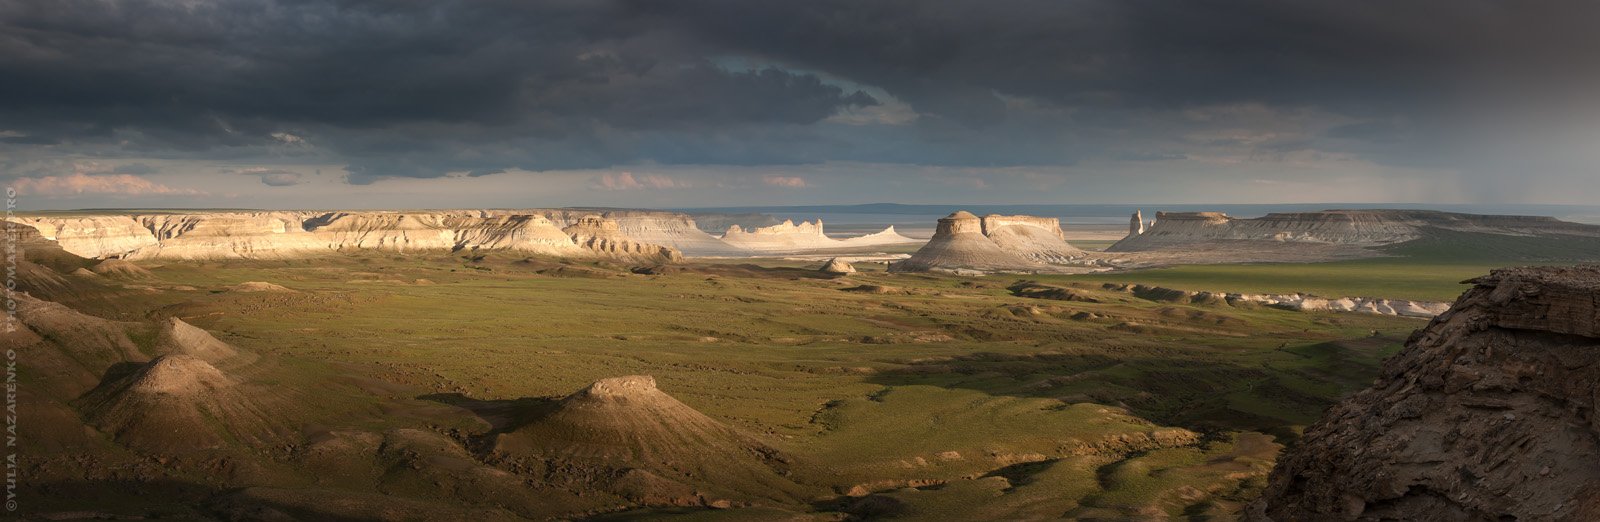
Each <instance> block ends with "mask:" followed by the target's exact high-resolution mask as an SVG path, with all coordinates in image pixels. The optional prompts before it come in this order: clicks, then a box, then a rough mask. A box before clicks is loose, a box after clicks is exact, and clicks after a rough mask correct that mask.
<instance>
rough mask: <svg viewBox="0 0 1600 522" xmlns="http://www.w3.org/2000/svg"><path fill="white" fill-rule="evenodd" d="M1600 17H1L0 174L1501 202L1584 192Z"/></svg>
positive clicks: (708, 8)
mask: <svg viewBox="0 0 1600 522" xmlns="http://www.w3.org/2000/svg"><path fill="white" fill-rule="evenodd" d="M1596 19H1600V4H1597V3H1594V2H1561V1H1546V0H1535V1H1532V2H1517V3H1503V2H1490V1H1486V0H1467V1H1461V0H1421V1H1415V2H1404V3H1394V2H1377V3H1352V2H1347V1H1339V0H1305V1H1299V0H1297V1H1289V2H1284V1H1278V0H1202V1H1193V2H1167V1H1155V0H1086V1H1074V2H1060V1H1053V0H992V1H983V2H976V1H955V0H885V1H878V2H860V1H856V0H811V1H804V2H798V1H795V2H767V1H748V0H682V1H675V2H648V1H644V0H594V1H573V0H531V1H521V0H517V1H514V0H482V1H474V2H424V1H414V0H402V1H392V2H368V1H362V0H212V1H178V0H58V1H53V2H6V1H0V34H3V35H5V36H4V37H0V78H5V81H0V156H5V157H6V158H0V177H10V178H22V177H27V178H29V179H33V180H35V181H31V182H28V183H30V184H31V185H34V186H35V187H45V186H47V185H46V184H47V183H48V184H54V185H48V186H51V187H58V186H59V187H62V188H64V187H68V186H71V184H72V183H84V181H83V180H82V179H80V178H81V177H83V176H90V177H92V176H91V175H90V174H77V173H74V172H68V171H67V170H64V169H65V167H62V168H61V169H58V170H56V171H48V170H39V169H38V168H37V167H38V165H41V164H47V163H49V162H52V161H54V162H56V164H58V165H64V163H62V160H63V159H71V158H85V157H88V158H101V159H106V160H111V159H121V160H127V161H152V160H187V161H212V162H218V163H226V164H234V165H237V164H256V165H261V167H257V168H259V169H261V171H260V172H239V173H245V174H253V175H256V176H258V177H259V180H260V182H261V184H263V185H265V187H261V189H262V190H271V189H273V188H281V187H287V186H292V185H296V184H302V183H305V182H306V181H307V179H308V178H307V176H306V175H305V174H304V172H303V169H302V168H301V167H300V165H305V164H311V163H317V164H337V165H341V166H342V167H343V168H344V170H345V171H346V172H347V173H348V176H347V178H346V179H347V181H348V182H349V183H352V184H357V185H361V184H368V183H373V182H375V181H379V180H384V179H392V178H432V177H444V176H450V175H465V176H466V177H469V178H471V177H482V176H486V175H490V174H495V173H500V172H506V171H509V170H530V171H544V170H570V169H614V168H617V167H624V168H631V167H633V166H651V165H656V166H673V165H715V166H735V167H742V168H744V169H745V170H746V171H748V174H745V175H747V176H749V179H750V182H749V183H745V184H743V185H742V186H747V187H752V190H755V189H756V188H764V189H767V190H779V189H794V188H808V187H810V188H816V187H815V186H814V185H815V184H812V183H808V181H807V179H805V177H804V176H794V175H783V176H780V175H774V174H771V173H769V172H767V171H766V169H768V168H772V167H779V166H791V165H824V164H828V163H851V164H884V165H929V166H939V167H950V168H966V167H991V168H1008V167H1016V166H1046V167H1052V166H1053V167H1060V168H1061V169H1062V171H1063V172H1065V171H1066V170H1069V169H1071V167H1073V166H1077V165H1083V164H1102V163H1112V164H1117V165H1121V166H1123V167H1126V166H1128V165H1138V164H1141V163H1142V164H1153V163H1160V162H1196V164H1199V163H1200V162H1227V161H1234V162H1274V163H1281V164H1283V165H1284V166H1285V167H1284V168H1285V170H1286V171H1290V170H1294V169H1297V168H1299V167H1301V166H1304V165H1308V164H1317V165H1326V164H1337V162H1340V161H1349V162H1357V163H1362V164H1367V163H1371V164H1378V165H1386V166H1391V167H1393V168H1394V169H1396V172H1402V171H1403V172H1406V173H1414V172H1417V171H1418V169H1426V170H1429V171H1433V170H1445V171H1457V172H1463V173H1466V175H1467V177H1466V178H1465V179H1467V180H1468V181H1469V182H1471V183H1473V184H1474V187H1475V189H1477V190H1481V191H1482V192H1483V194H1484V195H1482V196H1480V197H1485V198H1487V197H1494V196H1493V195H1494V194H1499V193H1503V192H1505V191H1509V190H1515V189H1516V188H1517V185H1519V184H1526V182H1527V180H1529V179H1532V180H1535V181H1542V182H1547V183H1571V182H1574V181H1577V180H1583V179H1592V178H1589V177H1590V176H1592V175H1593V174H1594V173H1595V172H1594V170H1593V168H1594V167H1593V165H1594V164H1596V163H1600V162H1596V161H1591V160H1595V159H1596V158H1595V154H1594V153H1593V152H1591V151H1589V149H1591V148H1592V147H1589V146H1586V145H1585V143H1586V141H1585V140H1583V139H1578V140H1573V139H1570V138H1571V137H1573V136H1591V135H1593V134H1594V133H1595V129H1596V124H1595V122H1596V121H1600V118H1597V117H1600V103H1597V102H1596V100H1595V95H1594V94H1593V93H1594V92H1600V65H1596V64H1597V63H1600V56H1596V54H1597V51H1596V50H1597V49H1600V32H1597V31H1593V30H1592V23H1591V22H1592V21H1593V20H1596ZM1566 142H1573V143H1572V144H1571V145H1570V146H1553V145H1552V144H1558V143H1566ZM226 170H228V169H218V170H217V171H216V172H218V173H219V174H225V173H226V172H224V171H226ZM616 170H617V171H621V170H623V169H616ZM885 170H886V171H887V170H895V169H885ZM1136 170H1137V169H1130V168H1114V169H1107V170H1106V172H1107V174H1105V175H1112V174H1110V172H1117V173H1118V174H1116V175H1128V174H1127V173H1128V172H1133V171H1136ZM1161 170H1163V171H1166V170H1171V169H1161ZM1197 170H1204V169H1197ZM897 172H898V170H897ZM1075 172H1080V173H1081V172H1082V171H1081V169H1078V170H1075ZM1513 173H1514V174H1515V176H1516V177H1515V178H1512V177H1509V176H1508V174H1513ZM125 174H126V175H127V176H132V177H134V178H138V177H140V176H146V175H148V174H151V173H139V172H127V173H125ZM74 175H77V176H80V178H73V179H78V181H76V182H69V181H63V180H66V179H67V177H68V176H74ZM1077 175H1085V174H1077ZM1089 175H1092V173H1090V174H1089ZM1397 175H1398V174H1397ZM44 179H53V180H56V181H50V182H45V181H42V180H44ZM1508 179H1516V180H1517V181H1515V182H1510V181H1507V180H1508ZM1203 181H1204V180H1190V181H1189V182H1190V183H1199V182H1203ZM1297 181H1298V180H1297ZM1408 182H1409V181H1408ZM687 183H688V182H687V181H685V180H683V179H655V178H653V177H651V176H647V175H633V174H629V173H627V172H621V173H612V174H603V175H600V176H599V177H598V178H597V180H596V181H595V182H594V183H591V184H590V186H591V187H592V188H594V189H597V190H602V191H617V190H633V189H643V188H655V189H659V188H674V187H682V186H686V184H687ZM979 183H985V182H984V181H983V180H982V179H978V180H977V181H975V182H971V183H969V185H976V184H979ZM84 186H88V185H84ZM130 186H131V185H130ZM831 186H833V187H838V188H837V189H838V190H849V188H848V187H847V186H841V185H838V184H834V185H831ZM954 190H955V189H952V194H955V193H956V192H954ZM1595 191H1596V192H1600V189H1595ZM819 194H823V195H824V196H825V195H826V193H825V192H819ZM1591 194H1592V193H1591ZM1594 195H1600V194H1594ZM885 199H889V198H887V197H886V198H885Z"/></svg>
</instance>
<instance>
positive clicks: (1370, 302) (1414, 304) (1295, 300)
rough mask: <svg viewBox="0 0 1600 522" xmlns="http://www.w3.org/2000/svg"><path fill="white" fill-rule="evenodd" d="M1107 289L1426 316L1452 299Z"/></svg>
mask: <svg viewBox="0 0 1600 522" xmlns="http://www.w3.org/2000/svg"><path fill="white" fill-rule="evenodd" d="M1103 288H1104V289H1106V290H1114V291H1119V292H1128V293H1131V294H1133V295H1135V296H1138V297H1143V298H1147V299H1151V300H1156V301H1170V302H1182V303H1197V304H1201V303H1226V304H1229V305H1239V304H1241V303H1248V304H1255V305H1263V306H1271V307H1275V308H1283V309H1287V310H1295V311H1299V312H1354V313H1363V314H1376V315H1391V316H1397V317H1413V318H1419V319H1427V318H1431V317H1435V316H1437V315H1439V314H1442V313H1445V312H1446V311H1449V310H1450V303H1448V302H1440V301H1415V300H1409V299H1385V298H1379V297H1320V296H1316V295H1311V294H1304V293H1294V294H1244V293H1233V292H1206V291H1198V292H1197V291H1190V290H1178V289H1173V288H1164V287H1159V286H1148V285H1140V284H1132V285H1129V284H1120V285H1119V284H1112V283H1107V284H1105V285H1104V286H1103Z"/></svg>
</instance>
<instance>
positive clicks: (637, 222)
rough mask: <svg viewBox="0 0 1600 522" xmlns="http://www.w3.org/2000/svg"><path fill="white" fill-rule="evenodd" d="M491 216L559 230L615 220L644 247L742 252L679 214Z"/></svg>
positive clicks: (601, 211) (495, 212) (573, 211)
mask: <svg viewBox="0 0 1600 522" xmlns="http://www.w3.org/2000/svg"><path fill="white" fill-rule="evenodd" d="M487 212H488V213H489V214H491V215H500V214H502V213H528V214H539V215H543V216H545V217H546V218H548V219H549V220H551V221H553V222H555V223H556V224H557V225H560V226H561V227H569V226H572V225H574V224H577V222H578V221H579V220H581V219H583V218H585V217H588V216H595V215H598V216H600V217H602V218H605V219H609V220H611V221H615V222H616V223H617V230H618V232H620V233H621V234H622V235H623V236H626V237H628V238H629V239H631V240H633V241H636V242H639V243H645V244H651V245H661V246H665V247H670V248H673V249H676V250H678V251H679V252H681V253H683V255H688V256H730V255H738V254H740V253H742V252H743V251H742V250H740V249H738V248H734V247H733V246H730V245H728V244H727V243H723V242H722V240H720V239H717V237H716V236H713V235H711V234H707V233H706V232H705V231H704V230H700V227H699V226H697V225H696V224H695V222H694V218H693V217H690V216H689V215H688V214H682V213H678V212H663V211H656V210H614V209H530V210H510V211H501V210H490V211H487Z"/></svg>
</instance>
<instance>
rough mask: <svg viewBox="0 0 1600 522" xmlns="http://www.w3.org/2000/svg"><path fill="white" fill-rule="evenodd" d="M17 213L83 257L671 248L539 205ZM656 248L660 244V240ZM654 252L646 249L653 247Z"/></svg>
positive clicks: (642, 253) (633, 253)
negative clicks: (574, 223)
mask: <svg viewBox="0 0 1600 522" xmlns="http://www.w3.org/2000/svg"><path fill="white" fill-rule="evenodd" d="M18 221H20V222H22V223H24V224H27V225H30V226H32V227H34V228H35V229H37V230H38V231H39V233H40V235H42V236H44V237H45V238H47V239H52V240H54V241H56V242H57V243H58V244H59V245H60V246H61V248H63V249H64V250H66V251H68V252H71V253H73V254H76V255H79V256H83V257H88V258H101V259H105V258H124V259H188V260H200V259H273V258H285V257H298V256H306V255H314V254H324V253H332V252H337V251H342V250H369V249H370V250H387V251H395V252H414V251H437V250H446V251H450V250H462V249H469V250H506V251H514V252H522V253H529V254H539V255H550V256H557V257H578V258H581V257H599V258H606V257H625V258H629V259H638V258H641V257H658V258H660V259H662V260H672V259H676V258H677V257H678V256H677V255H676V251H673V250H671V249H670V248H666V247H660V246H656V245H649V246H647V244H645V243H643V242H640V241H636V240H632V239H628V240H627V241H626V243H625V244H624V242H623V241H622V240H621V239H620V238H614V237H606V238H603V239H597V236H598V235H604V234H606V233H608V232H609V231H610V230H612V229H613V228H614V227H615V228H616V229H617V230H620V227H619V226H617V225H616V224H614V223H611V224H607V221H606V220H605V219H604V218H596V219H595V220H592V221H590V222H587V223H588V225H586V226H587V228H583V229H581V230H577V231H576V232H580V234H577V235H580V236H582V242H581V243H580V241H579V239H575V237H574V234H569V233H568V232H566V231H563V230H562V229H561V228H560V227H558V226H556V224H555V223H554V222H552V221H551V220H550V219H548V218H546V217H545V216H543V215H538V214H509V213H502V214H499V215H490V213H488V212H483V211H419V212H208V213H186V214H147V215H95V216H72V217H30V218H19V219H18ZM663 248H665V249H664V250H663ZM652 253H653V254H652Z"/></svg>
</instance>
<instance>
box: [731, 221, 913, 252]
mask: <svg viewBox="0 0 1600 522" xmlns="http://www.w3.org/2000/svg"><path fill="white" fill-rule="evenodd" d="M722 242H723V243H726V244H728V245H730V246H732V247H735V248H739V249H743V250H749V251H755V252H799V251H805V250H827V249H835V248H854V247H869V246H880V245H893V244H903V243H916V242H917V240H915V239H911V238H909V237H905V236H902V235H900V234H899V233H898V232H895V230H894V227H893V226H890V227H888V228H885V229H883V230H882V231H880V232H876V233H872V234H867V235H863V236H857V237H851V238H845V239H833V238H831V237H828V236H827V234H826V233H825V232H824V231H823V225H822V220H821V219H818V220H817V222H816V223H811V222H807V221H802V222H800V223H799V224H795V222H794V221H791V220H784V222H782V223H779V224H776V225H772V226H769V227H760V228H752V229H750V230H745V229H744V227H741V226H739V225H733V226H730V227H728V231H727V232H726V233H724V234H723V235H722Z"/></svg>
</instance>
